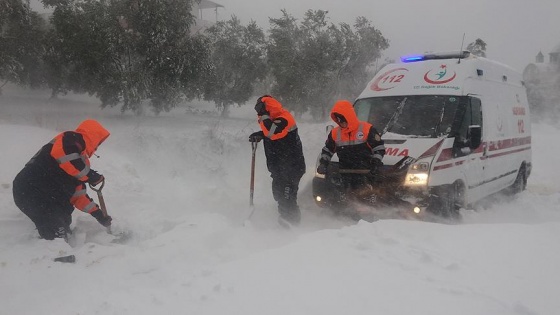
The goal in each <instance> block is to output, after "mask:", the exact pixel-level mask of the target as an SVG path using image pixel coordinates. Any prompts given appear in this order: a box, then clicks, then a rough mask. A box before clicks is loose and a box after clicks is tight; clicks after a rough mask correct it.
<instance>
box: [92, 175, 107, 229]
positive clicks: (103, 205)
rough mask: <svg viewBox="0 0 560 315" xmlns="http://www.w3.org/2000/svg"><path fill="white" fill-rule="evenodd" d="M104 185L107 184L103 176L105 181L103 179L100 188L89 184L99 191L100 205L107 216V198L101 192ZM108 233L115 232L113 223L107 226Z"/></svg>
mask: <svg viewBox="0 0 560 315" xmlns="http://www.w3.org/2000/svg"><path fill="white" fill-rule="evenodd" d="M103 186H105V178H103V181H101V185H100V186H99V187H98V188H95V187H94V186H92V185H91V184H89V188H91V190H93V191H95V192H96V193H97V198H98V199H99V206H100V207H101V212H102V213H103V216H105V217H106V216H108V215H107V207H106V206H105V198H103V193H102V192H101V190H102V189H103ZM107 233H109V234H113V233H111V225H109V226H108V227H107Z"/></svg>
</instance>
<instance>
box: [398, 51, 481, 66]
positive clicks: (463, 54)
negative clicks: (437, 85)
mask: <svg viewBox="0 0 560 315" xmlns="http://www.w3.org/2000/svg"><path fill="white" fill-rule="evenodd" d="M470 54H471V52H470V51H468V50H463V51H456V52H449V53H435V54H425V55H410V56H403V57H401V61H402V62H405V63H406V62H417V61H423V60H435V59H465V58H467V57H469V56H470Z"/></svg>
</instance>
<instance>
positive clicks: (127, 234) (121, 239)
mask: <svg viewBox="0 0 560 315" xmlns="http://www.w3.org/2000/svg"><path fill="white" fill-rule="evenodd" d="M103 186H105V179H103V181H102V182H101V186H99V187H98V188H95V187H93V186H92V185H89V187H90V188H91V189H92V190H93V191H95V192H96V193H97V198H98V199H99V207H100V208H101V212H102V213H103V215H104V216H108V214H107V206H105V198H103V193H102V192H101V190H102V189H103ZM107 233H109V234H111V235H113V236H115V239H113V240H112V241H111V243H117V244H122V243H126V242H127V241H128V240H129V239H130V238H131V237H132V231H128V230H126V231H121V232H117V233H115V232H113V231H112V230H111V225H109V226H108V227H107Z"/></svg>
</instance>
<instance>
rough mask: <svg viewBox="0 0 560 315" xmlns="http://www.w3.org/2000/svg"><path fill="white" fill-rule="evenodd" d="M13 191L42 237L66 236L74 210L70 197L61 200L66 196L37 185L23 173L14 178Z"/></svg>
mask: <svg viewBox="0 0 560 315" xmlns="http://www.w3.org/2000/svg"><path fill="white" fill-rule="evenodd" d="M51 188H52V187H51ZM12 192H13V195H14V202H15V204H16V206H17V207H18V208H19V209H20V210H21V212H23V213H24V214H25V215H27V216H28V217H29V218H30V219H31V221H33V223H34V224H35V226H36V227H37V230H38V231H39V235H40V236H41V237H42V238H44V239H46V240H52V239H54V238H59V237H60V238H66V235H67V233H68V232H69V231H70V224H71V223H72V211H74V206H73V205H72V204H71V203H70V200H69V199H67V200H61V199H66V198H60V197H59V198H57V197H55V196H53V195H52V194H50V193H48V192H45V191H43V190H42V189H41V188H39V187H35V186H34V185H33V182H30V181H29V180H27V179H26V178H25V175H24V174H22V173H20V174H18V176H16V178H15V179H14V182H13V191H12Z"/></svg>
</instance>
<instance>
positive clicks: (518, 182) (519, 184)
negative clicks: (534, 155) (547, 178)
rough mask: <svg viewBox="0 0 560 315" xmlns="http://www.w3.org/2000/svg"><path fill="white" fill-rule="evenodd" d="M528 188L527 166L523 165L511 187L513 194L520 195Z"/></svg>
mask: <svg viewBox="0 0 560 315" xmlns="http://www.w3.org/2000/svg"><path fill="white" fill-rule="evenodd" d="M526 188H527V172H526V171H525V164H523V165H521V167H520V168H519V172H517V177H516V178H515V182H513V184H512V185H511V187H510V191H511V194H512V195H514V194H518V193H520V192H522V191H524V190H525V189H526Z"/></svg>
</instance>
